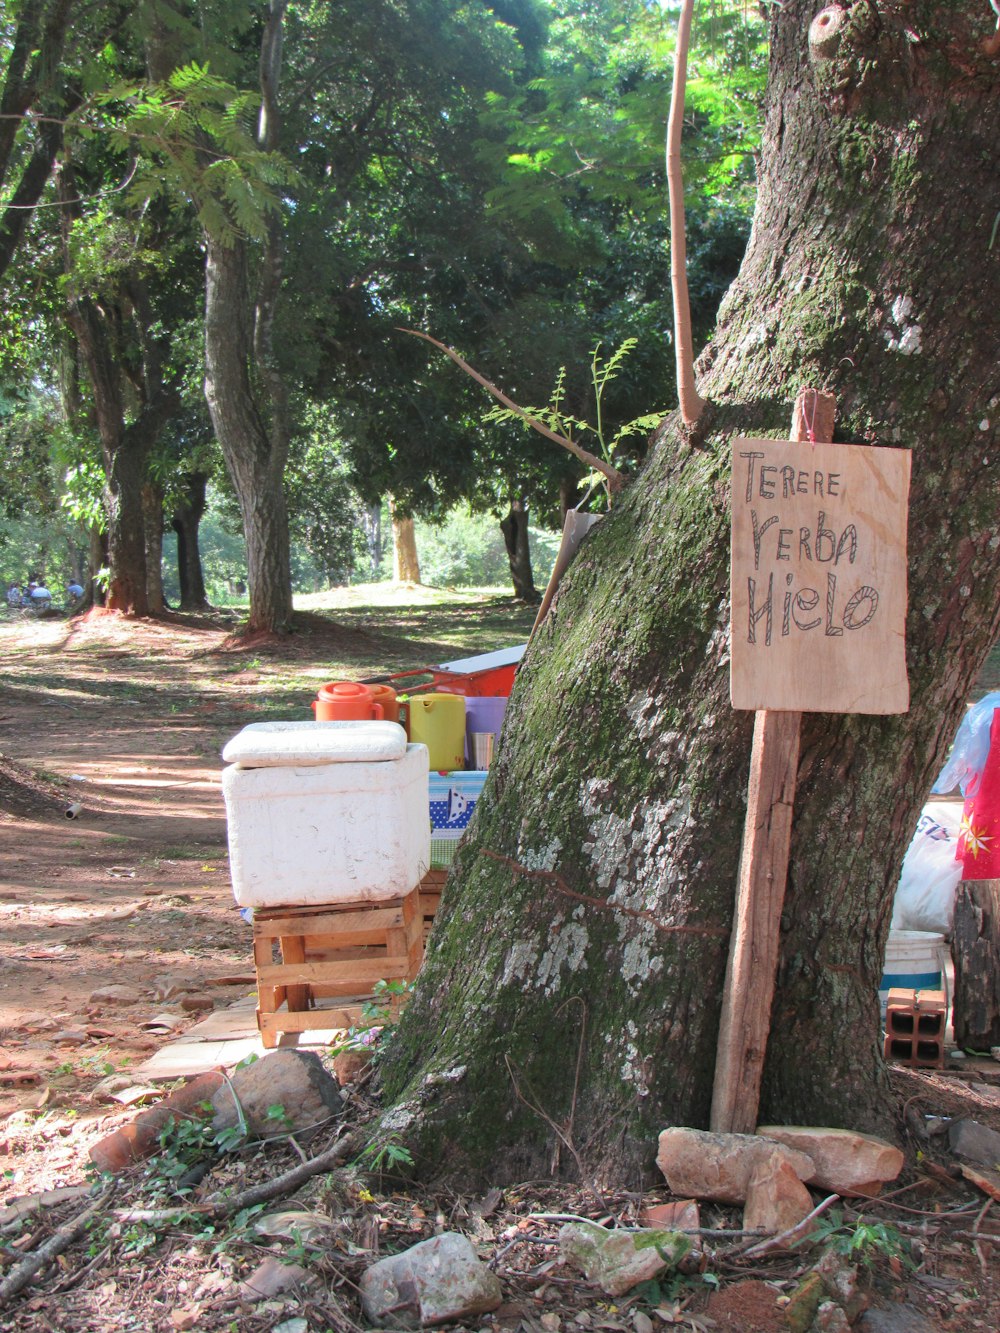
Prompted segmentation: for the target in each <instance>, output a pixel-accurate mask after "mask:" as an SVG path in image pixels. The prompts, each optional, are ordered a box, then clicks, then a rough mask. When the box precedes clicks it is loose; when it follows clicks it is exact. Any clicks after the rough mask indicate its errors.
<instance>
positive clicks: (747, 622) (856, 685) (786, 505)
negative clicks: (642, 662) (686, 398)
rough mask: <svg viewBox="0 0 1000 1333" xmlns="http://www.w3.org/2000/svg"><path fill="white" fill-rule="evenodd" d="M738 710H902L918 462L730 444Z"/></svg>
mask: <svg viewBox="0 0 1000 1333" xmlns="http://www.w3.org/2000/svg"><path fill="white" fill-rule="evenodd" d="M732 477H733V480H732V510H733V526H732V556H731V563H730V569H731V584H730V587H731V593H732V612H731V630H732V665H731V671H730V694H731V698H732V703H733V707H734V708H753V709H774V710H779V711H795V712H816V713H905V712H906V711H907V709H908V708H909V705H910V687H909V682H908V680H907V676H906V640H905V622H906V520H907V507H908V498H909V487H910V454H909V451H908V450H905V449H874V448H868V447H867V446H864V445H855V444H809V443H794V442H792V441H790V440H744V439H738V440H736V441H734V443H733V473H732Z"/></svg>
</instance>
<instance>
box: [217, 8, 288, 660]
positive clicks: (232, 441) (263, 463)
mask: <svg viewBox="0 0 1000 1333" xmlns="http://www.w3.org/2000/svg"><path fill="white" fill-rule="evenodd" d="M286 8H287V0H270V3H269V6H268V17H267V22H266V24H265V26H264V32H263V35H262V38H261V56H260V87H261V109H260V120H259V126H258V132H257V139H258V143H259V144H260V146H261V147H262V148H264V149H267V150H268V151H274V150H276V149H277V148H278V146H279V143H280V139H281V119H280V112H279V107H278V89H279V86H280V82H281V43H282V24H283V21H284V14H285V10H286ZM255 258H256V260H257V263H256V272H255V273H253V274H252V273H251V264H250V247H249V244H248V242H247V241H246V240H244V239H243V238H241V237H238V238H236V239H235V240H231V241H226V242H223V240H221V239H220V238H218V237H214V236H206V283H205V368H206V374H205V396H206V398H207V400H208V408H209V412H210V414H211V417H212V425H213V427H214V428H215V434H216V438H217V439H218V441H219V445H220V446H221V448H222V454H223V457H224V459H225V462H226V468H227V470H228V472H229V476H230V479H231V480H232V483H233V487H234V489H235V491H236V495H237V499H238V501H239V506H240V513H241V515H242V518H243V534H244V537H245V538H246V544H247V578H248V582H249V585H250V617H249V621H248V624H247V628H248V630H251V631H254V630H263V631H265V632H267V633H279V634H280V633H287V632H288V630H290V629H291V622H292V576H291V559H290V549H289V536H288V512H287V508H286V501H285V492H284V487H283V477H284V471H285V464H286V462H287V460H288V444H289V429H290V427H289V416H288V402H287V389H286V386H285V382H284V379H283V377H282V374H281V371H280V368H279V366H278V362H277V357H276V355H275V350H274V346H273V337H272V335H273V330H274V316H275V310H276V307H277V303H278V300H279V297H280V293H281V277H282V258H283V232H282V220H281V218H280V217H278V216H277V215H272V216H271V217H269V218H268V219H267V220H266V236H265V239H264V241H263V242H262V244H261V246H260V249H259V254H257V255H256V256H255Z"/></svg>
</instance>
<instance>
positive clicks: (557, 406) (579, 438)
mask: <svg viewBox="0 0 1000 1333" xmlns="http://www.w3.org/2000/svg"><path fill="white" fill-rule="evenodd" d="M637 346H638V339H637V338H626V339H625V341H624V342H623V343H622V345H621V346H620V347H619V348H618V349H617V351H614V352H612V353H611V355H610V356H609V357H607V359H602V358H601V344H600V343H597V345H596V346H595V347H594V349H593V351H592V352H591V354H590V384H591V389H592V390H593V395H594V422H593V424H591V423H590V422H589V421H584V420H583V419H582V418H580V417H576V416H573V415H572V414H571V413H569V412H567V411H566V410H565V399H566V367H565V366H560V367H559V373H558V375H557V376H556V382H555V385H554V386H553V389H552V393H551V395H550V396H549V401H548V402H547V403H546V405H545V406H544V407H527V408H524V409H523V412H517V411H513V410H512V409H511V408H509V407H493V408H491V409H490V410H489V411H488V412H487V413H486V415H485V416H484V418H483V420H484V421H491V422H499V421H504V422H508V421H520V422H522V424H524V412H527V413H528V414H529V416H531V417H532V418H534V420H536V421H540V422H541V423H542V425H543V426H547V427H548V428H549V430H551V431H554V432H555V433H556V434H557V435H560V436H562V438H563V439H564V440H566V441H568V442H569V443H570V444H577V445H581V444H584V442H585V441H586V447H587V448H588V449H592V446H593V444H595V443H596V446H597V448H596V451H595V452H596V453H597V454H598V456H599V457H600V458H602V459H603V460H604V462H605V463H607V464H608V465H609V466H612V465H614V463H615V455H616V453H617V452H618V451H619V449H620V447H621V446H622V445H623V444H624V443H625V441H626V440H629V439H632V438H633V437H634V436H636V435H648V434H649V432H650V431H652V430H655V428H656V427H657V426H658V425H659V424H660V422H661V421H662V420H663V417H664V415H665V413H664V412H650V413H645V414H643V415H642V416H638V417H633V418H632V420H631V421H626V422H625V423H624V424H623V425H621V426H619V427H618V429H617V430H616V431H614V433H611V432H610V431H609V429H608V426H607V423H606V420H605V407H604V393H605V390H606V389H607V387H608V385H609V384H610V383H611V382H612V380H615V379H617V378H618V375H619V373H620V371H621V368H622V365H623V364H624V362H625V360H626V358H627V357H628V356H629V355H630V354H631V353H632V352H634V351H635V349H636V347H637ZM587 437H590V438H589V439H587ZM598 482H601V483H602V484H604V485H605V487H606V486H607V481H606V478H604V477H602V475H601V474H600V473H599V472H596V471H595V472H592V473H591V474H590V475H589V476H588V477H587V478H585V484H586V485H595V484H597V483H598Z"/></svg>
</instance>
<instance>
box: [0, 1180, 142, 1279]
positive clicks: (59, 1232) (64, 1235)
mask: <svg viewBox="0 0 1000 1333" xmlns="http://www.w3.org/2000/svg"><path fill="white" fill-rule="evenodd" d="M114 1188H115V1186H114V1184H113V1183H112V1184H111V1185H110V1186H109V1187H108V1188H107V1189H106V1190H105V1191H104V1192H103V1193H102V1194H101V1195H100V1196H99V1197H98V1198H96V1199H95V1200H94V1202H93V1203H91V1204H88V1205H87V1207H86V1208H84V1209H83V1211H82V1212H80V1213H77V1215H76V1217H73V1218H70V1220H69V1221H68V1222H64V1223H63V1224H62V1226H60V1227H57V1228H56V1230H55V1231H54V1232H53V1233H52V1235H51V1236H50V1237H49V1239H48V1240H47V1241H46V1242H45V1244H44V1245H40V1246H39V1247H38V1249H37V1250H33V1251H32V1252H31V1254H29V1255H28V1256H27V1258H25V1259H23V1260H22V1261H21V1263H19V1264H18V1265H17V1267H16V1268H15V1269H13V1270H12V1271H11V1272H10V1273H9V1274H8V1276H7V1277H6V1278H4V1280H3V1282H0V1305H6V1303H7V1302H8V1301H9V1300H10V1298H11V1297H12V1296H16V1295H17V1293H18V1292H19V1291H22V1290H23V1289H24V1288H25V1287H26V1286H28V1285H29V1283H31V1282H32V1281H33V1280H34V1279H35V1277H36V1276H37V1275H38V1274H39V1273H40V1272H41V1271H42V1269H44V1268H48V1266H49V1264H50V1263H51V1262H52V1260H53V1259H55V1258H57V1256H58V1255H60V1254H62V1252H63V1250H67V1249H69V1247H70V1246H71V1245H72V1244H73V1242H74V1241H75V1240H76V1239H77V1237H78V1236H81V1235H82V1234H83V1232H84V1231H86V1229H87V1224H88V1222H89V1221H90V1220H91V1218H92V1217H96V1215H97V1214H98V1213H99V1212H100V1211H101V1209H102V1208H103V1207H104V1205H105V1203H106V1202H107V1200H108V1199H109V1198H110V1196H111V1194H112V1193H113V1192H114Z"/></svg>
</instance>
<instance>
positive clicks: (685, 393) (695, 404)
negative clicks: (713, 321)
mask: <svg viewBox="0 0 1000 1333" xmlns="http://www.w3.org/2000/svg"><path fill="white" fill-rule="evenodd" d="M693 13H694V0H684V3H683V5H682V7H681V16H680V21H679V22H678V25H677V47H676V50H675V53H674V84H673V89H672V91H671V94H670V117H669V119H668V121H667V194H668V197H669V200H670V286H671V290H672V292H673V297H674V358H675V361H676V364H677V401H678V402H679V404H680V409H681V420H682V421H683V422H684V424H685V426H693V425H694V424H695V422H696V421H697V420H698V418H699V417H700V416H701V413H702V410H703V409H704V406H705V400H704V398H702V397H701V395H700V394H699V393H698V390H697V388H696V387H695V382H694V346H693V343H692V336H691V298H690V295H689V293H688V280H687V236H686V229H685V219H684V173H683V171H682V168H681V130H682V129H683V125H684V90H685V86H686V84H687V56H688V47H689V46H690V44H691V18H692V15H693Z"/></svg>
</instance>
